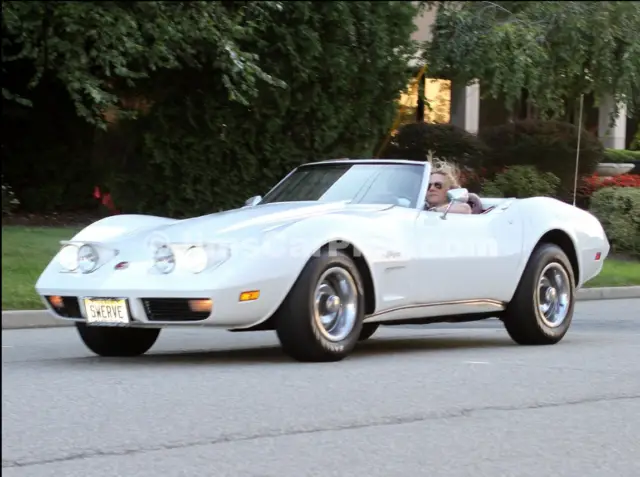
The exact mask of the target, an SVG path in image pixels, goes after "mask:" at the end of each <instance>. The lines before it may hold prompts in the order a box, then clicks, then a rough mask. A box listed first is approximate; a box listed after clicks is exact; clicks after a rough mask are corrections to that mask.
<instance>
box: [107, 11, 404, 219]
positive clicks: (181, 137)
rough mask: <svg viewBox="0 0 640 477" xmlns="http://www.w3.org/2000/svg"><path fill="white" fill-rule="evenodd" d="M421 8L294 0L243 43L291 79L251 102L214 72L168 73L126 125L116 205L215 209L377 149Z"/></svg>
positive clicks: (176, 211)
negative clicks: (299, 172)
mask: <svg viewBox="0 0 640 477" xmlns="http://www.w3.org/2000/svg"><path fill="white" fill-rule="evenodd" d="M415 13H416V6H415V5H414V4H413V3H412V2H379V3H371V2H346V1H336V2H282V9H280V10H278V11H270V12H269V15H268V17H267V18H263V19H260V21H259V22H257V24H256V25H255V29H254V32H253V33H254V34H253V35H251V36H247V37H246V38H245V39H243V40H242V41H239V44H240V47H241V48H242V49H243V51H248V52H251V53H255V54H257V55H259V58H260V61H259V63H260V66H261V67H262V68H263V69H264V70H265V71H269V72H270V74H272V75H273V76H274V77H277V78H279V79H280V80H282V81H284V82H285V83H286V85H287V86H286V88H278V87H274V86H271V85H269V84H267V83H260V85H259V91H258V94H257V96H256V97H255V98H253V99H252V102H251V105H250V106H249V107H246V106H244V105H242V104H239V103H238V102H232V101H229V97H228V90H227V88H225V86H224V84H223V83H224V82H223V81H222V80H221V75H220V72H218V71H216V70H214V69H205V70H204V71H200V70H185V71H182V72H180V73H179V74H178V73H175V74H171V75H170V76H167V75H162V76H160V77H158V79H157V82H156V83H154V84H153V85H150V87H151V86H152V87H153V90H155V91H157V92H158V93H159V94H158V100H157V101H156V102H155V103H154V105H153V107H152V108H151V110H150V112H149V114H148V115H147V117H144V118H141V119H139V120H137V121H135V122H129V123H127V124H126V125H125V123H122V124H121V125H120V130H121V132H122V134H123V137H129V138H130V140H123V143H124V144H128V146H127V148H126V149H124V148H123V151H124V152H123V153H121V154H120V155H119V156H117V160H118V162H117V164H118V171H117V172H118V173H117V174H115V175H114V177H113V179H112V180H111V181H110V182H109V189H110V191H111V193H112V196H113V198H114V202H115V204H116V206H117V207H118V208H119V209H121V210H122V211H123V212H130V211H134V212H142V213H151V214H160V215H170V216H173V217H183V216H193V215H200V214H205V213H211V212H215V211H218V210H222V209H229V208H234V207H238V206H241V205H242V204H243V203H244V201H245V200H246V199H247V198H248V197H250V196H252V195H256V194H264V193H265V192H266V191H267V190H268V189H269V188H270V187H272V186H273V185H275V183H276V182H278V181H279V180H280V179H281V178H282V176H283V175H284V174H285V173H287V172H288V171H289V170H290V169H291V168H292V167H295V166H297V165H299V164H301V163H303V162H307V161H314V160H320V159H328V158H336V157H351V158H357V157H371V156H372V155H373V153H374V147H375V145H376V143H377V141H378V140H379V138H380V137H382V136H384V135H385V134H386V133H387V132H388V131H389V128H390V127H391V126H392V124H393V120H394V117H395V114H396V111H397V98H398V96H399V92H400V91H401V90H402V89H404V88H406V86H407V83H408V82H409V80H410V78H411V72H410V71H409V70H408V68H407V61H408V58H407V55H408V52H413V49H414V46H415V45H414V43H413V42H412V40H411V34H412V32H413V31H414V29H415V25H414V23H413V19H414V15H415ZM389 18H393V21H392V22H390V21H389ZM127 129H129V131H127ZM114 157H116V156H115V154H114Z"/></svg>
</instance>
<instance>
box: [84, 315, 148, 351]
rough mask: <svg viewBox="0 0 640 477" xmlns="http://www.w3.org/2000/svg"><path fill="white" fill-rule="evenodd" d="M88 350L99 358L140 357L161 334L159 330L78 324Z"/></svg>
mask: <svg viewBox="0 0 640 477" xmlns="http://www.w3.org/2000/svg"><path fill="white" fill-rule="evenodd" d="M76 329H77V330H78V333H79V334H80V338H81V339H82V342H83V343H84V344H85V346H86V347H87V348H89V349H90V350H91V351H93V352H94V353H95V354H97V355H99V356H105V357H129V356H139V355H142V354H144V353H146V352H147V351H149V349H151V347H152V346H153V345H154V344H155V342H156V340H157V339H158V335H159V334H160V329H159V328H116V327H113V328H112V327H106V326H104V327H103V326H87V324H86V323H81V322H78V323H76Z"/></svg>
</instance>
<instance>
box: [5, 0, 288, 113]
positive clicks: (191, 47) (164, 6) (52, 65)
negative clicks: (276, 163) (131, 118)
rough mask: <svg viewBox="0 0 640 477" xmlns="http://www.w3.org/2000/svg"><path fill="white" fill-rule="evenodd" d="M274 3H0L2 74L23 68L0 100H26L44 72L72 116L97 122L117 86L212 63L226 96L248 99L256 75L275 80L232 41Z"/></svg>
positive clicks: (115, 97)
mask: <svg viewBox="0 0 640 477" xmlns="http://www.w3.org/2000/svg"><path fill="white" fill-rule="evenodd" d="M282 8H283V5H282V4H281V3H280V2H269V1H267V2H233V1H232V2H208V1H193V2H178V1H172V2H162V1H158V2H138V1H135V2H114V1H108V2H95V1H83V2H70V1H61V2H44V1H28V2H27V1H7V2H3V3H2V32H3V40H2V62H3V76H11V73H15V70H25V69H26V70H27V71H28V72H29V74H28V75H27V76H25V77H24V78H23V80H21V81H18V82H17V84H16V83H15V82H14V84H12V85H11V87H5V86H4V85H3V88H2V94H3V98H4V99H5V100H14V101H18V102H19V103H20V104H23V105H30V104H31V102H30V99H29V97H30V91H32V90H33V89H34V88H35V87H36V86H37V85H38V84H39V83H40V82H41V81H42V79H43V77H45V76H47V75H49V76H51V77H52V78H55V80H57V81H59V82H60V83H61V84H62V85H64V87H65V88H66V91H67V92H68V94H69V96H70V97H71V99H72V100H73V102H74V105H75V108H76V110H77V112H78V114H79V115H80V116H82V117H84V118H85V119H87V120H88V121H90V122H92V123H95V124H98V125H100V126H104V113H105V111H106V110H107V109H108V108H114V107H116V108H117V107H120V106H121V105H120V104H119V100H120V96H121V94H122V92H123V90H126V89H129V88H131V87H133V86H135V85H136V84H139V83H140V81H141V80H143V79H146V78H149V77H150V76H151V75H153V74H154V73H156V72H158V71H175V70H181V69H184V68H191V69H202V68H205V67H210V66H214V67H215V69H216V71H217V72H218V74H219V78H220V81H221V82H222V83H223V85H224V86H225V89H226V91H227V93H228V95H229V97H230V98H231V99H232V100H237V101H240V102H242V103H244V104H248V102H249V100H250V98H251V97H253V96H254V95H255V93H256V92H257V89H256V86H257V80H264V81H267V82H268V83H270V84H277V85H279V86H283V83H281V82H280V81H279V80H277V79H276V78H273V77H271V76H270V75H269V74H268V73H266V72H265V71H264V70H263V69H262V68H260V66H259V60H260V59H259V58H258V57H257V56H256V55H255V54H251V53H249V52H247V51H244V50H242V49H241V48H239V47H238V42H240V41H243V40H244V39H246V38H247V37H249V36H251V35H252V34H253V31H254V30H255V29H256V26H257V24H258V23H260V22H262V21H265V19H266V18H268V15H269V14H270V13H272V12H274V11H279V10H281V9H282ZM14 76H15V74H14ZM23 76H24V75H23Z"/></svg>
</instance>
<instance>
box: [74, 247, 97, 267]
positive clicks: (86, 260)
mask: <svg viewBox="0 0 640 477" xmlns="http://www.w3.org/2000/svg"><path fill="white" fill-rule="evenodd" d="M97 266H98V252H97V250H96V249H95V248H93V247H92V246H91V245H87V244H85V245H83V246H82V247H80V249H79V250H78V268H79V269H80V271H81V272H82V273H91V272H93V271H94V270H95V269H96V267H97Z"/></svg>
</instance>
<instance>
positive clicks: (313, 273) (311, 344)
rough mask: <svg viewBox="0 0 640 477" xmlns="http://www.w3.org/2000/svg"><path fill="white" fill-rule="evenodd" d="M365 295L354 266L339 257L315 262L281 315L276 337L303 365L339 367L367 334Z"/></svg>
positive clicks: (323, 257)
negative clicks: (329, 363) (364, 326)
mask: <svg viewBox="0 0 640 477" xmlns="http://www.w3.org/2000/svg"><path fill="white" fill-rule="evenodd" d="M363 318H364V294H363V286H362V279H361V278H360V274H359V273H358V269H357V267H356V266H355V264H354V263H353V260H351V258H349V257H348V256H347V255H345V254H343V253H341V252H337V253H335V252H334V253H329V252H328V251H323V252H322V254H321V255H320V256H317V257H316V256H314V257H312V258H311V259H310V260H309V262H308V263H307V265H306V266H305V268H304V269H303V271H302V273H301V274H300V277H298V281H297V282H296V283H295V284H294V285H293V287H292V288H291V291H290V292H289V295H287V297H286V298H285V300H284V302H283V303H282V306H281V307H280V309H279V310H278V313H277V315H276V322H275V323H276V333H277V335H278V338H279V340H280V343H281V345H282V349H283V350H284V352H285V353H286V354H288V355H289V356H290V357H292V358H293V359H295V360H297V361H339V360H342V359H344V358H345V357H346V356H347V355H349V353H350V352H351V351H352V350H353V348H354V347H355V345H356V343H357V342H358V338H359V337H360V333H361V330H362V320H363Z"/></svg>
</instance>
